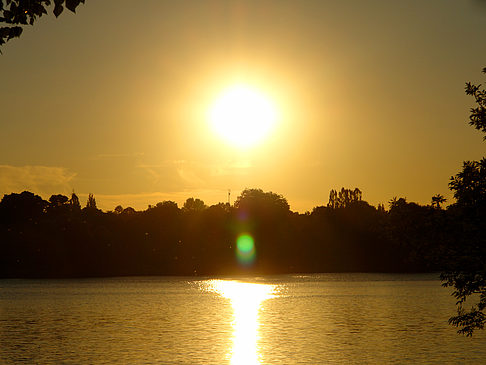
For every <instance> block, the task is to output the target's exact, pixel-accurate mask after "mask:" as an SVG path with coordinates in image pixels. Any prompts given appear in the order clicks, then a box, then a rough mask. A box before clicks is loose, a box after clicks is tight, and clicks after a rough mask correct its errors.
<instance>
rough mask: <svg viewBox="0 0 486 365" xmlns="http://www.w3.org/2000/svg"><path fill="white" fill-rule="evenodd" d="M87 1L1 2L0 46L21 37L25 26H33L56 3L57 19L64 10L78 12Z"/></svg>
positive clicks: (30, 0) (14, 0)
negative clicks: (79, 6)
mask: <svg viewBox="0 0 486 365" xmlns="http://www.w3.org/2000/svg"><path fill="white" fill-rule="evenodd" d="M84 1H85V0H53V1H51V0H0V26H1V27H0V46H2V45H3V44H5V43H6V42H7V41H9V40H10V39H12V38H15V37H20V35H21V34H22V31H23V28H22V26H23V25H33V24H34V22H35V21H36V20H37V19H38V18H40V17H41V16H42V15H44V14H47V9H48V8H49V6H50V5H51V4H52V3H54V9H53V14H54V15H55V16H56V18H57V17H58V16H59V15H61V13H62V12H63V11H64V8H67V9H68V10H70V11H72V12H73V13H75V12H76V8H77V7H78V5H79V4H81V3H83V4H84Z"/></svg>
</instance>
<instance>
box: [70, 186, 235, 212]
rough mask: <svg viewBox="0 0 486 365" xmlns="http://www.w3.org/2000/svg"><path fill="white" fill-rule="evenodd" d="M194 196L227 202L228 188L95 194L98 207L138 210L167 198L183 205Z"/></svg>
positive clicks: (207, 200) (212, 201)
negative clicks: (121, 207) (119, 206)
mask: <svg viewBox="0 0 486 365" xmlns="http://www.w3.org/2000/svg"><path fill="white" fill-rule="evenodd" d="M79 195H80V197H81V198H82V200H84V199H86V198H87V194H79ZM190 197H194V198H200V199H202V200H204V201H205V202H206V203H207V204H209V205H211V204H215V203H219V202H225V201H226V199H227V190H225V189H194V190H192V189H187V190H183V191H175V192H168V193H163V192H151V193H139V194H95V199H96V202H97V205H98V208H100V209H103V210H113V209H114V208H115V207H116V206H117V205H121V206H123V207H124V208H126V207H129V206H130V207H132V208H135V209H136V210H144V209H147V206H148V205H155V204H157V203H158V202H162V201H165V200H172V201H175V202H176V203H177V204H179V206H180V207H181V206H182V205H183V204H184V202H185V201H186V199H187V198H190Z"/></svg>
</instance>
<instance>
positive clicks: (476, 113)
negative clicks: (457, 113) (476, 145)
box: [466, 67, 486, 140]
mask: <svg viewBox="0 0 486 365" xmlns="http://www.w3.org/2000/svg"><path fill="white" fill-rule="evenodd" d="M483 73H485V74H486V67H485V68H483ZM466 94H467V95H471V96H474V99H476V104H477V106H476V107H475V108H471V114H470V115H469V124H470V125H472V126H473V127H474V128H476V129H478V130H480V131H481V132H483V133H486V90H485V89H484V88H481V85H475V84H472V83H470V82H468V83H466ZM484 139H485V140H486V136H484Z"/></svg>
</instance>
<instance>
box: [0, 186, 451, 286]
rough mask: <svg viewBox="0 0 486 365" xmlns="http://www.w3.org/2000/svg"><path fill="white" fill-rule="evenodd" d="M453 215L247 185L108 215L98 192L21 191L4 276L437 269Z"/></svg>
mask: <svg viewBox="0 0 486 365" xmlns="http://www.w3.org/2000/svg"><path fill="white" fill-rule="evenodd" d="M446 214H447V213H446V211H444V210H442V209H436V208H432V207H431V206H419V205H417V204H414V203H406V202H405V201H404V200H403V199H401V200H399V203H398V204H397V205H396V206H393V207H392V208H391V209H390V211H386V210H385V209H383V208H381V209H377V208H375V207H373V206H371V205H369V204H368V203H367V202H365V201H363V200H361V198H360V199H351V200H350V201H349V202H347V203H346V204H344V205H342V204H338V205H336V208H331V207H324V206H321V207H316V208H315V209H314V210H313V211H312V213H306V214H298V213H294V212H292V211H291V210H290V207H289V204H288V203H287V200H286V199H285V198H284V197H283V196H281V195H279V194H275V193H272V192H264V191H262V190H260V189H246V190H245V191H243V193H242V194H241V195H240V196H239V197H238V198H237V200H236V202H235V205H234V206H230V205H229V204H223V203H220V204H217V205H213V206H211V207H207V206H206V205H205V204H204V202H203V201H201V200H199V199H193V198H190V199H188V200H187V201H186V203H185V204H184V207H183V208H179V207H178V206H177V204H176V203H174V202H170V201H169V202H160V203H157V204H156V205H154V206H149V208H148V209H147V210H145V211H136V210H135V209H133V208H131V207H128V208H123V207H121V206H117V207H116V208H115V209H114V211H112V212H102V211H101V210H99V209H98V208H97V207H96V200H95V198H94V196H93V195H92V194H90V196H89V197H88V202H87V204H86V207H85V208H83V209H81V207H80V204H79V199H78V198H77V196H76V194H74V193H73V194H72V196H71V198H68V197H67V196H64V195H52V196H51V197H50V198H49V201H45V200H43V199H42V198H41V197H39V196H37V195H34V194H32V193H29V192H23V193H21V194H9V195H5V196H4V197H3V199H2V200H1V201H0V261H1V262H0V276H1V277H73V276H75V277H76V276H77V277H79V276H114V275H165V274H174V275H194V274H198V275H204V274H235V273H290V272H337V271H354V272H366V271H379V272H396V271H400V272H414V271H431V270H435V269H436V268H437V263H435V262H434V260H433V259H432V257H433V254H434V252H437V250H438V247H440V242H438V241H434V232H435V233H437V231H440V229H441V225H440V224H441V222H442V221H443V219H444V217H443V216H444V215H446ZM243 233H245V234H249V235H251V236H252V237H253V239H254V242H255V251H256V258H255V261H254V262H253V264H252V265H250V266H241V265H240V264H239V263H238V261H237V258H236V252H235V250H236V245H235V243H236V239H237V237H238V236H239V235H240V234H243Z"/></svg>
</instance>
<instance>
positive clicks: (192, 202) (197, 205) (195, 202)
mask: <svg viewBox="0 0 486 365" xmlns="http://www.w3.org/2000/svg"><path fill="white" fill-rule="evenodd" d="M206 208H207V206H206V204H204V202H203V201H202V200H201V199H198V198H196V199H194V198H188V199H187V200H186V202H185V203H184V205H183V207H182V209H184V210H185V211H189V212H197V211H201V210H204V209H206Z"/></svg>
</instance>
